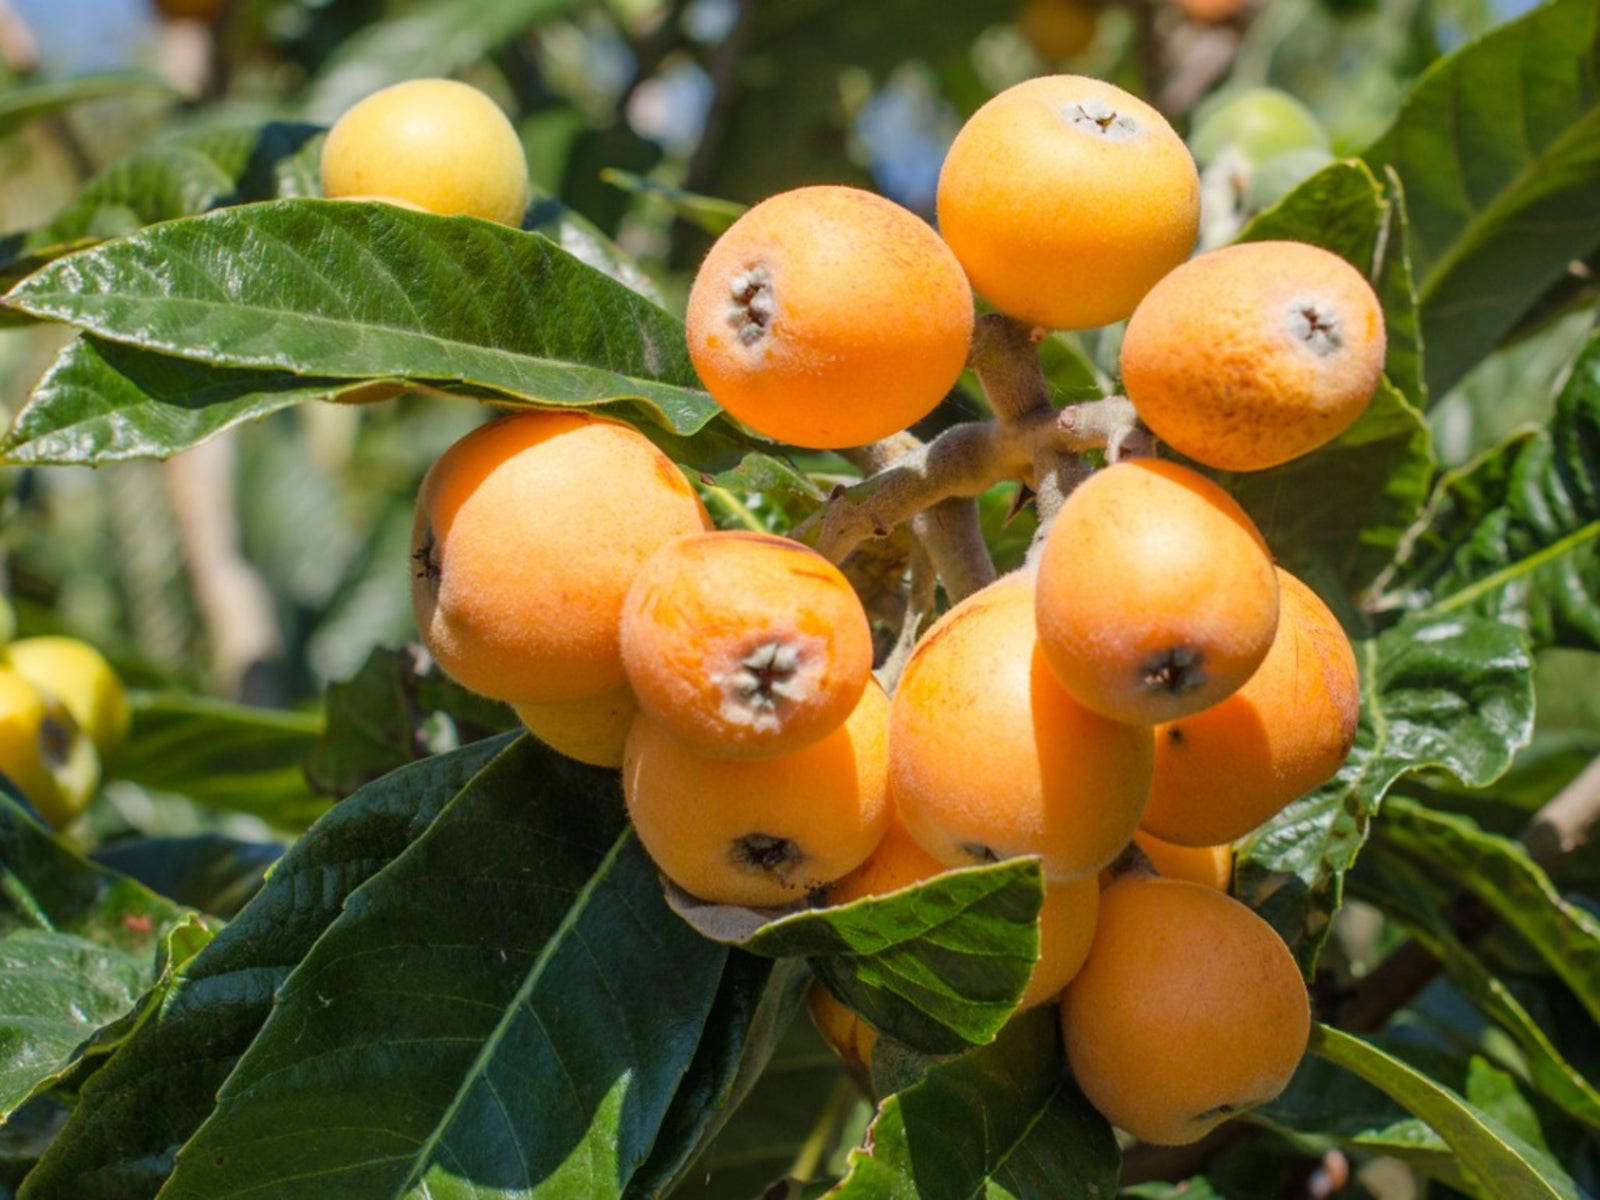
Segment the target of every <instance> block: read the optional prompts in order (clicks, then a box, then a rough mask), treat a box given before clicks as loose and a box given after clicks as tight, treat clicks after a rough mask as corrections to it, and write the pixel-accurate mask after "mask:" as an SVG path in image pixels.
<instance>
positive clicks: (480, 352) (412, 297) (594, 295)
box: [6, 200, 718, 434]
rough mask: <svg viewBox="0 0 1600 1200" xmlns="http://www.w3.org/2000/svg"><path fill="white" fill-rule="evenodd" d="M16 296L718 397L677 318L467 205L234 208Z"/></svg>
mask: <svg viewBox="0 0 1600 1200" xmlns="http://www.w3.org/2000/svg"><path fill="white" fill-rule="evenodd" d="M6 301H7V303H9V304H12V305H13V306H15V307H19V308H21V309H23V310H24V311H26V312H30V313H32V314H33V315H35V316H41V317H50V318H53V319H57V320H63V321H68V322H70V323H73V324H79V325H83V326H85V327H87V328H89V329H90V330H92V331H93V332H95V333H98V334H100V335H102V336H104V337H107V338H109V339H111V340H113V341H123V342H129V343H132V344H135V345H139V346H143V347H147V348H150V349H155V350H161V351H164V352H166V353H170V354H175V355H178V356H179V357H183V358H189V359H193V360H195V361H198V362H207V363H211V364H213V365H216V366H229V367H252V368H274V369H281V370H290V371H295V372H298V373H303V374H308V375H317V376H327V377H336V378H348V379H385V380H388V379H417V380H432V381H439V382H454V383H458V384H463V385H467V386H471V387H479V388H487V389H490V390H492V391H495V392H499V393H504V394H505V395H507V396H510V397H515V398H518V399H522V400H526V401H530V402H538V403H545V404H580V405H592V404H599V403H605V402H618V401H626V402H629V403H630V405H633V406H641V405H642V406H643V407H644V408H645V409H646V410H647V411H649V412H652V413H654V414H655V416H656V419H657V420H659V421H660V422H661V423H663V424H666V425H668V426H669V427H670V428H672V429H674V430H675V431H677V432H679V433H685V434H687V433H693V432H695V431H696V430H697V429H699V428H701V427H702V426H703V425H704V424H705V423H706V422H707V421H709V420H710V419H711V418H712V417H713V416H715V415H716V413H717V411H718V410H717V407H716V405H714V404H713V403H712V402H711V400H710V399H709V398H708V397H707V396H706V395H705V394H704V393H703V392H701V391H699V390H698V383H697V380H696V377H695V374H694V369H693V367H692V366H691V365H690V363H689V354H688V348H687V346H686V345H685V342H684V337H683V327H682V325H681V324H679V322H678V321H677V320H676V319H675V318H673V317H672V316H670V315H668V314H667V313H666V312H664V311H662V310H661V309H659V308H657V307H656V306H655V305H653V304H651V303H649V302H648V301H646V300H644V299H643V298H641V297H640V296H638V295H637V294H635V293H634V292H632V291H630V290H629V289H627V288H626V287H623V286H622V285H621V284H619V283H617V282H616V281H615V280H613V279H611V278H609V277H608V276H606V275H604V274H602V273H600V272H598V271H596V270H594V269H593V268H592V267H588V266H586V265H584V264H583V263H581V262H580V261H579V260H577V259H576V258H573V257H572V256H571V255H569V254H567V253H566V252H565V251H563V250H561V249H559V248H558V247H557V246H556V245H555V244H554V243H552V242H550V241H548V240H547V239H545V238H542V237H537V236H534V235H530V234H526V233H521V232H519V231H517V230H514V229H507V228H505V227H504V226H500V225H495V224H493V223H492V222H488V221H481V220H478V219H477V218H474V217H437V216H432V215H430V214H427V213H416V212H409V211H407V210H404V209H400V208H396V207H395V206H393V205H388V204H381V203H350V202H347V201H333V200H281V201H276V202H271V203H266V204H259V205H247V206H240V207H234V208H228V209H223V210H221V211H219V212H215V213H209V214H207V215H205V216H201V217H193V218H190V219H188V220H183V221H171V222H168V223H166V224H163V225H160V226H157V227H155V228H151V229H146V230H143V231H141V232H139V233H136V234H133V235H132V236H130V237H126V238H122V239H120V240H118V241H115V242H111V243H108V244H106V245H104V246H98V247H95V248H93V249H90V250H84V251H80V252H79V253H77V254H73V255H68V256H67V257H65V258H62V259H57V260H56V261H55V262H53V263H51V264H50V265H49V266H47V267H45V268H43V269H42V270H40V271H38V272H36V273H34V274H33V275H30V276H29V277H28V278H27V279H25V280H24V281H23V282H22V283H21V284H19V285H18V286H17V287H16V288H14V289H12V291H11V292H10V293H8V294H7V297H6Z"/></svg>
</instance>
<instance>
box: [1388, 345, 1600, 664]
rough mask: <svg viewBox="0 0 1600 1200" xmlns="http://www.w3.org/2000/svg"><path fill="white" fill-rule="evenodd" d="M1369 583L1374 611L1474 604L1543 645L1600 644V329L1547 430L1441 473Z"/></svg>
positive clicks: (1457, 609)
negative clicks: (1389, 560) (1393, 553)
mask: <svg viewBox="0 0 1600 1200" xmlns="http://www.w3.org/2000/svg"><path fill="white" fill-rule="evenodd" d="M1373 590H1374V593H1375V596H1374V599H1373V600H1372V601H1371V602H1370V604H1369V607H1371V608H1373V609H1375V610H1383V609H1412V608H1425V609H1427V610H1428V611H1430V612H1435V613H1441V614H1443V613H1469V612H1470V613H1477V614H1481V615H1483V616H1486V617H1491V618H1493V619H1495V620H1499V621H1503V622H1505V623H1506V624H1509V625H1516V626H1519V627H1521V628H1523V629H1526V630H1527V631H1528V633H1529V635H1530V637H1531V639H1532V641H1533V643H1534V645H1535V646H1538V647H1543V646H1551V645H1555V646H1568V647H1573V648H1577V649H1584V650H1600V338H1594V339H1591V340H1590V342H1589V343H1588V345H1587V346H1586V347H1585V348H1584V350H1583V352H1582V353H1581V354H1580V355H1579V357H1578V360H1577V362H1576V363H1575V364H1574V365H1573V368H1572V373H1571V375H1570V376H1569V377H1568V379H1567V383H1566V386H1565V387H1563V388H1562V390H1561V394H1560V396H1559V397H1558V398H1557V401H1556V412H1555V416H1554V418H1553V420H1552V421H1551V424H1550V427H1549V429H1548V430H1533V431H1526V432H1524V433H1522V434H1519V435H1518V436H1516V437H1514V438H1512V439H1511V441H1509V442H1508V443H1506V444H1505V445H1503V446H1501V447H1500V448H1499V449H1498V450H1495V451H1493V452H1492V453H1490V454H1489V455H1487V456H1485V457H1484V458H1481V459H1479V460H1478V461H1476V462H1474V463H1471V464H1469V465H1467V466H1465V467H1463V468H1461V469H1460V470H1458V471H1452V472H1449V473H1447V474H1446V475H1444V476H1443V477H1442V478H1441V479H1440V480H1439V481H1438V484H1437V486H1436V487H1435V489H1434V493H1433V498H1432V499H1431V500H1430V501H1429V503H1428V506H1427V508H1426V510H1425V511H1424V512H1423V513H1422V515H1421V517H1420V518H1419V519H1418V521H1417V523H1416V525H1415V527H1414V528H1413V529H1412V530H1411V532H1410V534H1409V535H1408V537H1407V539H1406V541H1405V543H1404V545H1403V547H1402V550H1401V552H1400V554H1399V555H1398V556H1397V558H1396V560H1395V562H1394V564H1393V566H1391V567H1390V568H1389V570H1387V571H1385V572H1384V574H1383V576H1382V577H1380V579H1379V580H1378V581H1377V583H1376V585H1375V586H1374V589H1373Z"/></svg>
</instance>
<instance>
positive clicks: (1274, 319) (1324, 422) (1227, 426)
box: [1122, 242, 1385, 471]
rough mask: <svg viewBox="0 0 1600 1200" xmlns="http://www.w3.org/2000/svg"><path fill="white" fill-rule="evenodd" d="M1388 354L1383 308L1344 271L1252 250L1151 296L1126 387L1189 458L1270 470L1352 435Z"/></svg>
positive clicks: (1214, 257)
mask: <svg viewBox="0 0 1600 1200" xmlns="http://www.w3.org/2000/svg"><path fill="white" fill-rule="evenodd" d="M1384 346H1385V335H1384V324H1383V309H1382V306H1381V305H1380V304H1379V302H1378V297H1377V295H1376V294H1375V293H1374V292H1373V290H1372V287H1371V285H1369V284H1368V283H1367V281H1366V279H1365V278H1364V277H1363V276H1362V274H1361V272H1360V271H1358V270H1356V269H1355V268H1354V267H1352V266H1351V265H1350V264H1349V263H1347V262H1345V260H1344V259H1342V258H1340V257H1339V256H1338V255H1337V254H1333V253H1330V252H1329V251H1327V250H1323V249H1321V248H1320V247H1318V246H1311V245H1307V244H1305V243H1303V242H1244V243H1240V244H1238V245H1234V246H1224V247H1223V248H1222V249H1220V250H1213V251H1211V252H1210V253H1208V254H1202V255H1200V256H1199V257H1198V258H1195V259H1192V260H1191V261H1189V262H1187V263H1185V264H1184V265H1183V266H1181V267H1178V268H1177V269H1176V270H1174V271H1173V272H1172V273H1171V274H1170V275H1168V276H1166V278H1164V279H1162V280H1161V282H1160V283H1158V284H1156V286H1155V287H1153V288H1151V289H1150V292H1149V294H1148V295H1147V296H1145V298H1144V299H1143V300H1141V301H1140V302H1139V307H1138V309H1137V310H1136V311H1135V312H1134V314H1133V318H1132V319H1131V320H1130V321H1129V322H1128V329H1127V333H1126V335H1125V336H1124V337H1123V340H1122V383H1123V387H1124V388H1125V389H1126V391H1127V393H1128V399H1130V400H1132V401H1133V406H1134V408H1136V409H1137V410H1138V412H1139V419H1140V420H1142V421H1143V422H1144V423H1145V424H1146V425H1148V426H1149V427H1150V428H1151V430H1152V431H1153V432H1154V433H1155V434H1156V436H1157V437H1159V438H1160V439H1161V440H1162V441H1164V442H1166V443H1167V444H1168V445H1170V446H1172V447H1173V448H1174V449H1175V450H1178V451H1179V452H1181V453H1183V454H1186V455H1188V456H1189V457H1190V458H1192V459H1194V460H1195V461H1197V462H1202V463H1205V464H1206V465H1207V466H1212V467H1220V468H1222V469H1223V470H1227V471H1256V470H1260V469H1261V468H1263V467H1272V466H1276V465H1277V464H1279V463H1282V462H1287V461H1288V460H1289V459H1291V458H1298V457H1299V456H1300V455H1302V454H1305V453H1307V452H1309V451H1311V450H1315V449H1316V448H1317V447H1318V446H1320V445H1322V444H1323V443H1325V442H1328V441H1330V440H1332V439H1333V438H1335V437H1337V436H1338V435H1339V434H1341V433H1343V432H1344V431H1345V430H1346V429H1348V428H1349V427H1350V426H1351V425H1352V424H1353V423H1354V422H1355V420H1356V418H1357V417H1359V416H1360V415H1361V413H1362V412H1363V410H1365V408H1366V407H1367V403H1368V401H1370V400H1371V399H1372V393H1373V392H1374V391H1375V390H1376V388H1377V386H1378V380H1379V377H1380V376H1381V374H1382V372H1383V356H1384Z"/></svg>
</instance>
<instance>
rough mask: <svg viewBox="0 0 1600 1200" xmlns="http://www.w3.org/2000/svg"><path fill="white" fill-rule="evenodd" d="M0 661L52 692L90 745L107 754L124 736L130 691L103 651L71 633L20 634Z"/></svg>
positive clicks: (127, 718)
mask: <svg viewBox="0 0 1600 1200" xmlns="http://www.w3.org/2000/svg"><path fill="white" fill-rule="evenodd" d="M0 664H3V665H4V666H7V667H9V668H11V670H13V671H15V672H16V673H17V674H18V675H21V676H22V677H23V678H24V679H26V680H27V681H28V682H29V683H31V684H33V686H34V687H35V688H38V689H39V690H41V691H43V692H46V693H48V694H49V695H51V696H54V697H55V698H56V699H57V700H59V701H60V702H61V704H62V705H63V706H64V707H65V708H66V710H67V711H68V712H69V713H71V714H72V719H73V720H74V721H76V722H77V725H78V728H79V729H81V730H83V732H84V733H85V734H86V735H87V736H88V738H89V740H90V741H91V742H93V743H94V747H95V749H96V750H97V751H98V752H99V754H100V757H102V758H106V757H108V756H110V754H111V753H112V751H114V750H115V749H116V748H117V747H118V746H120V745H121V744H122V739H123V738H124V737H126V736H127V734H128V724H129V722H130V721H131V719H132V717H131V714H130V713H129V711H128V694H127V692H126V691H125V690H124V689H123V686H122V680H121V679H120V678H118V676H117V672H116V670H115V669H114V668H113V667H112V666H111V664H110V663H109V662H107V661H106V658H105V655H103V654H101V653H100V651H98V650H96V649H95V648H94V647H93V646H91V645H89V643H88V642H84V641H80V640H79V639H77V638H72V637H59V636H46V637H30V638H23V639H22V640H21V641H17V642H12V643H11V644H10V645H9V646H7V647H5V648H4V649H3V650H0Z"/></svg>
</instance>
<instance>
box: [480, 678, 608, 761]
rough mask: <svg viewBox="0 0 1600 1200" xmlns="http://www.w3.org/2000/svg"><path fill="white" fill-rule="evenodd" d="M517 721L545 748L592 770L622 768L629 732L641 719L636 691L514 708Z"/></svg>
mask: <svg viewBox="0 0 1600 1200" xmlns="http://www.w3.org/2000/svg"><path fill="white" fill-rule="evenodd" d="M511 707H512V711H514V712H515V713H516V714H517V720H519V721H521V722H522V723H523V725H524V726H526V727H527V729H528V732H529V733H531V734H533V736H534V737H536V738H538V739H539V740H540V741H541V742H543V743H544V744H545V745H546V746H549V747H550V748H551V749H552V750H554V751H556V752H557V753H560V754H565V755H566V756H567V757H568V758H575V759H577V760H578V761H579V762H581V763H588V764H589V765H590V766H591V767H620V766H621V765H622V748H623V746H624V745H625V744H626V743H627V740H628V730H629V729H631V728H632V727H633V721H634V718H635V717H637V716H638V715H639V701H638V700H636V699H635V698H634V695H633V689H632V688H629V687H620V688H616V689H615V690H613V691H609V692H602V693H600V695H598V696H584V697H582V698H581V699H578V700H552V701H550V702H548V703H546V704H513V705H512V706H511Z"/></svg>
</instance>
